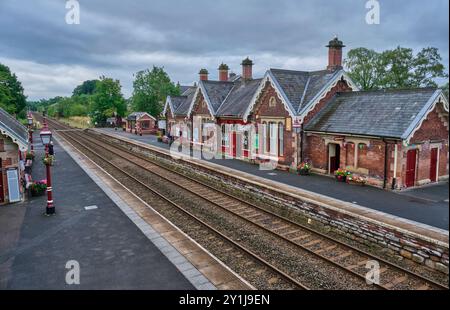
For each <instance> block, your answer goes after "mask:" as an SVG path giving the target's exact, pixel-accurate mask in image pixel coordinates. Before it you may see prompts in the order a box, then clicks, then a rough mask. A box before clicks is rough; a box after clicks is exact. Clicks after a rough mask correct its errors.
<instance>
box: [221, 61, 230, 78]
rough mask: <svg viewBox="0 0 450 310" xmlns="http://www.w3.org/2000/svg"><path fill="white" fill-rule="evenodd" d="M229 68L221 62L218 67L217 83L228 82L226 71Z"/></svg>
mask: <svg viewBox="0 0 450 310" xmlns="http://www.w3.org/2000/svg"><path fill="white" fill-rule="evenodd" d="M229 69H230V68H229V67H228V66H227V65H226V64H224V63H223V62H222V64H221V65H220V66H219V81H221V82H226V81H228V70H229Z"/></svg>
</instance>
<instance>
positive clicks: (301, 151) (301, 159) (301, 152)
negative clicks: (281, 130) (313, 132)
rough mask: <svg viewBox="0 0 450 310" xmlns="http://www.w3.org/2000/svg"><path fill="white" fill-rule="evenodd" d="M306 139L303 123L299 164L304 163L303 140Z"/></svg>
mask: <svg viewBox="0 0 450 310" xmlns="http://www.w3.org/2000/svg"><path fill="white" fill-rule="evenodd" d="M304 138H305V131H304V130H303V123H302V127H301V130H300V162H299V163H297V164H301V163H302V162H303V140H304Z"/></svg>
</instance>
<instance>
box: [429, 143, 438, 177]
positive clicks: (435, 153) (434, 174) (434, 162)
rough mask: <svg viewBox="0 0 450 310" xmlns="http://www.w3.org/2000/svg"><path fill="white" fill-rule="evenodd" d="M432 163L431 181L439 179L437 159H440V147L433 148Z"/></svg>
mask: <svg viewBox="0 0 450 310" xmlns="http://www.w3.org/2000/svg"><path fill="white" fill-rule="evenodd" d="M430 157H431V163H430V180H431V182H436V181H437V160H438V149H437V148H433V149H431V155H430Z"/></svg>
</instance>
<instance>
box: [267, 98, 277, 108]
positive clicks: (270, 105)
mask: <svg viewBox="0 0 450 310" xmlns="http://www.w3.org/2000/svg"><path fill="white" fill-rule="evenodd" d="M276 105H277V101H276V99H275V97H274V96H272V97H270V99H269V107H272V108H273V107H275V106H276Z"/></svg>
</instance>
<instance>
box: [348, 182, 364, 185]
mask: <svg viewBox="0 0 450 310" xmlns="http://www.w3.org/2000/svg"><path fill="white" fill-rule="evenodd" d="M347 183H348V184H351V185H356V186H364V185H365V184H366V183H364V182H357V181H347Z"/></svg>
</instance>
